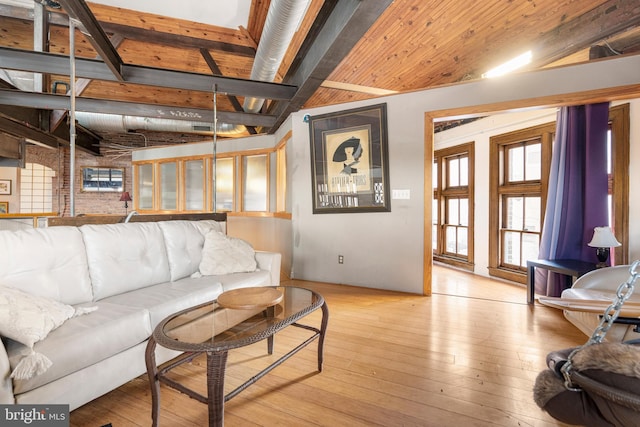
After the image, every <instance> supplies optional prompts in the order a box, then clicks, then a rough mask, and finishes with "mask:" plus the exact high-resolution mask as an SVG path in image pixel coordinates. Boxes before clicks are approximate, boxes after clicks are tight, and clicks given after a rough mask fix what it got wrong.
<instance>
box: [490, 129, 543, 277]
mask: <svg viewBox="0 0 640 427" xmlns="http://www.w3.org/2000/svg"><path fill="white" fill-rule="evenodd" d="M554 133H555V123H550V124H545V125H540V126H535V127H531V128H528V129H523V130H519V131H515V132H510V133H507V134H502V135H497V136H494V137H492V138H491V139H490V144H491V146H490V150H489V151H490V153H489V161H490V168H489V169H490V172H489V181H490V190H489V192H490V201H489V203H490V205H489V206H490V212H489V273H490V274H491V275H494V276H497V277H501V278H504V279H508V280H512V281H516V282H521V283H524V282H525V280H526V266H527V259H537V258H538V248H539V246H540V236H541V234H542V222H543V219H544V209H545V204H546V195H547V186H548V177H549V168H550V164H551V149H552V140H553V136H554Z"/></svg>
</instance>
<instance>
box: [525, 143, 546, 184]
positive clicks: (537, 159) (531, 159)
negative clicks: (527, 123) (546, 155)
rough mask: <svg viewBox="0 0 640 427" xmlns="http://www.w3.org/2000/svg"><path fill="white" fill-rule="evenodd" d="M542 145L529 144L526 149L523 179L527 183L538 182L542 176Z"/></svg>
mask: <svg viewBox="0 0 640 427" xmlns="http://www.w3.org/2000/svg"><path fill="white" fill-rule="evenodd" d="M541 150H542V144H539V143H538V144H530V145H527V147H526V158H527V164H526V167H525V177H524V179H526V180H527V181H530V180H539V179H540V176H541V174H542V157H541Z"/></svg>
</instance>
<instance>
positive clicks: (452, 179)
mask: <svg viewBox="0 0 640 427" xmlns="http://www.w3.org/2000/svg"><path fill="white" fill-rule="evenodd" d="M447 175H448V176H449V187H458V186H460V179H459V178H460V161H459V160H458V159H449V160H448V161H447Z"/></svg>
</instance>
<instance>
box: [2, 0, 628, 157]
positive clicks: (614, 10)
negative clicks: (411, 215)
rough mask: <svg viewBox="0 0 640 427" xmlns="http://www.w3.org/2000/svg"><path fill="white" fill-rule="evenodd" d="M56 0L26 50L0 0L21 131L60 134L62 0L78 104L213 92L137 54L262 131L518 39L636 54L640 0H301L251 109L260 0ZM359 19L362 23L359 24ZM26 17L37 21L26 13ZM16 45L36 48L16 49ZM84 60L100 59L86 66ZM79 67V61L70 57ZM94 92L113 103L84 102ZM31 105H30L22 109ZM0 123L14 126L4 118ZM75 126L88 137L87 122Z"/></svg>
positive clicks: (203, 108)
mask: <svg viewBox="0 0 640 427" xmlns="http://www.w3.org/2000/svg"><path fill="white" fill-rule="evenodd" d="M42 1H43V2H45V3H48V4H53V3H55V2H52V1H51V0H42ZM229 1H231V0H229ZM60 4H61V5H62V8H61V9H54V8H51V7H47V8H46V12H45V18H43V21H44V22H45V24H44V25H45V28H48V31H45V36H43V38H44V42H43V44H44V46H45V48H44V49H43V50H44V51H45V52H46V51H48V52H50V54H47V53H40V52H33V51H34V13H33V9H31V10H30V9H26V8H24V7H20V6H16V5H12V4H11V2H9V1H3V0H0V77H1V78H3V79H4V80H5V81H2V80H0V127H2V123H3V121H7V120H10V121H14V122H15V123H19V124H22V125H24V126H25V127H27V128H29V129H30V130H31V131H32V132H33V131H35V130H37V131H38V132H41V133H42V134H47V135H49V134H52V135H55V136H54V140H56V141H59V140H65V139H66V140H67V141H68V135H65V134H64V132H62V133H60V132H61V131H58V134H55V133H54V132H55V128H57V127H59V124H60V123H61V120H60V113H59V111H58V113H52V112H54V111H56V110H61V109H64V108H61V107H60V105H68V97H67V96H66V95H64V90H62V91H61V90H60V88H61V87H62V88H65V86H64V83H68V82H69V75H68V73H63V72H61V71H59V69H58V68H54V65H56V64H61V65H60V67H61V68H64V67H62V62H56V61H58V60H59V61H68V55H69V27H68V19H67V12H68V13H69V15H71V16H72V17H73V16H75V17H76V19H79V20H80V21H81V24H82V25H84V27H87V28H86V31H85V30H83V31H79V30H78V31H76V33H75V34H76V41H75V56H76V58H77V60H82V61H87V62H86V63H87V64H88V65H87V66H88V67H89V68H91V72H93V73H94V74H96V76H94V77H90V78H87V77H85V78H84V79H81V80H79V84H78V87H79V94H78V96H79V100H83V101H85V102H86V103H85V104H83V105H90V106H91V107H87V110H90V109H91V108H94V109H95V108H96V106H101V105H105V106H104V107H100V108H103V109H101V111H107V110H108V109H109V108H114V109H116V110H117V108H121V109H122V110H123V111H128V112H130V113H132V114H138V115H141V116H144V115H145V112H147V111H149V110H150V109H155V110H158V111H160V110H162V109H165V110H166V111H167V112H169V111H183V112H184V114H187V113H188V114H193V115H194V117H195V116H197V117H205V118H207V117H210V111H211V109H212V103H213V93H212V86H211V85H209V86H208V87H207V89H203V88H200V87H198V88H195V89H192V88H188V87H169V86H171V85H169V84H165V85H157V84H155V85H150V84H147V83H146V82H145V84H143V83H141V82H136V80H135V79H132V78H131V75H133V72H134V71H135V72H136V73H142V74H145V73H147V71H148V68H152V69H158V70H169V71H170V72H171V74H169V77H168V80H167V82H171V81H173V82H175V81H177V83H176V84H175V85H174V86H180V85H182V86H186V84H184V83H186V81H188V80H189V79H188V78H186V77H188V76H190V75H191V76H194V78H193V80H197V78H196V77H198V78H199V77H200V76H205V77H206V78H212V76H223V77H222V78H221V80H219V82H220V86H224V87H232V88H233V90H234V91H236V92H238V93H233V94H229V96H227V95H224V96H218V97H217V98H218V102H217V108H218V111H219V112H220V113H221V114H223V115H224V114H225V113H227V116H225V117H226V118H228V119H229V120H233V121H236V122H239V123H240V122H241V124H246V125H248V127H247V131H246V132H243V133H242V135H246V134H249V133H252V132H254V131H257V132H272V131H273V130H274V129H275V128H276V127H277V126H278V125H279V124H280V123H282V121H283V120H284V119H285V118H286V116H287V115H288V114H290V113H291V112H292V111H296V110H297V109H299V108H302V107H317V106H322V105H333V104H338V103H343V102H348V101H354V100H363V99H370V98H373V97H376V96H379V95H381V94H386V93H396V92H407V91H414V90H419V89H424V88H430V87H434V86H438V85H444V84H452V83H457V82H461V81H466V80H470V79H477V78H481V75H482V73H484V72H486V71H487V70H488V69H490V68H492V67H494V66H496V65H498V64H500V63H502V62H504V61H506V60H508V59H511V58H513V57H514V56H516V55H518V54H521V53H523V52H524V51H526V50H529V49H531V50H532V51H533V55H534V61H533V63H532V64H531V65H530V66H529V69H535V68H540V67H545V66H550V65H557V64H563V63H576V62H581V61H588V60H589V59H590V55H591V56H592V57H606V56H610V55H620V54H636V53H637V52H638V50H639V49H640V41H639V40H640V35H639V34H640V31H638V24H639V23H640V0H581V1H575V0H528V1H519V2H513V1H510V2H505V1H504V0H486V1H483V2H481V3H477V4H476V5H474V6H473V7H471V6H470V3H469V2H468V1H462V0H446V1H441V0H395V1H391V0H386V1H385V0H367V1H362V2H359V1H355V0H350V1H347V0H342V1H337V0H325V1H323V0H311V1H310V6H309V8H308V9H307V12H306V15H305V16H304V19H303V21H302V23H301V25H300V27H299V29H298V31H297V32H296V34H295V35H294V37H293V39H292V41H291V43H290V45H289V47H288V50H287V52H286V55H285V57H284V59H283V61H282V63H281V65H280V68H279V70H278V73H277V76H276V78H275V81H274V83H276V85H275V86H276V88H275V89H274V90H281V88H284V89H286V90H288V89H290V90H289V92H286V93H287V96H283V98H286V99H271V100H268V102H267V104H266V105H267V106H266V107H265V108H263V109H262V111H260V112H259V113H258V114H256V115H257V116H262V117H263V118H262V119H261V118H260V117H255V116H256V115H254V114H246V113H243V112H242V111H241V107H240V104H241V103H242V102H243V96H244V95H250V94H251V92H252V91H254V90H257V89H258V88H259V89H260V90H262V89H265V90H267V89H268V90H271V87H270V86H251V87H250V86H248V85H247V83H251V82H248V81H247V79H249V77H250V74H251V67H252V64H253V59H254V55H255V51H256V48H257V46H258V43H260V39H261V36H262V30H263V27H264V23H265V19H266V15H267V10H268V8H269V5H270V1H269V0H253V1H252V5H251V12H250V17H249V22H248V25H247V28H242V27H240V28H237V29H228V28H222V27H214V26H211V25H205V24H200V23H196V22H188V21H183V20H179V19H175V18H172V17H170V16H160V15H153V14H149V13H142V12H137V11H133V10H128V9H122V8H117V7H110V6H105V5H101V4H96V3H90V2H88V3H85V2H84V1H83V0H61V1H60ZM83 7H84V8H86V9H85V10H86V11H88V14H89V15H90V18H92V19H94V20H95V21H92V22H95V24H96V27H97V29H95V28H94V29H91V28H90V24H89V23H88V21H87V18H83V17H79V16H77V14H78V10H82V9H78V8H83ZM345 15H349V16H346V17H345ZM367 19H369V20H370V23H366V24H363V22H366V20H367ZM35 22H40V21H38V17H36V19H35ZM339 24H340V25H342V26H339ZM363 25H366V26H365V27H363ZM37 27H38V26H37V25H36V26H35V28H37ZM96 31H99V32H103V34H105V40H108V39H107V38H106V37H108V38H109V39H110V42H107V44H109V46H106V47H107V48H109V47H111V45H113V47H114V54H115V57H116V58H118V57H119V58H120V60H121V61H122V65H123V67H124V68H122V70H124V71H123V74H122V75H121V76H118V73H117V72H116V73H113V72H112V73H111V76H110V77H109V78H108V79H106V78H99V77H100V76H101V74H100V73H102V72H103V71H102V68H104V64H103V63H102V61H100V60H96V59H95V58H97V57H98V50H96V48H98V49H99V48H100V40H99V34H98V35H96V34H95V32H96ZM358 32H360V33H358ZM36 33H37V32H36ZM331 43H333V44H331ZM351 46H353V48H351ZM30 53H36V54H37V55H36V56H34V57H30V56H29V55H28V54H30ZM52 54H56V55H55V57H54V56H50V55H52ZM42 55H46V56H42ZM105 55H108V53H105V52H103V57H106V58H107V61H104V62H105V63H107V65H109V64H108V63H109V57H108V56H105ZM314 61H316V63H314ZM94 63H98V64H99V65H102V66H103V67H102V68H100V69H99V67H98V65H95V64H94ZM83 67H84V63H81V64H80V65H79V66H78V68H83ZM116 67H117V60H116ZM126 67H129V68H126ZM2 68H6V69H12V70H23V71H30V72H33V71H40V68H42V70H43V72H44V73H45V79H44V81H45V84H44V86H43V87H44V90H43V92H48V93H52V92H53V87H54V83H55V82H58V84H57V85H56V89H57V90H56V92H57V95H56V96H55V97H53V98H52V97H51V96H50V97H44V98H42V99H38V98H34V97H30V96H28V95H29V94H27V93H24V92H17V91H16V89H15V86H14V85H12V84H11V83H12V82H7V81H6V80H9V79H8V78H7V73H4V72H3V71H2ZM105 69H106V68H105ZM98 71H99V72H98ZM47 72H49V73H51V74H47ZM174 72H175V73H174ZM176 73H178V74H176ZM187 73H192V74H187ZM193 73H195V74H193ZM88 74H90V73H88ZM114 75H115V77H114ZM185 76H186V77H185ZM79 77H82V76H80V75H79ZM145 77H148V78H149V79H151V77H149V76H147V75H146V74H145ZM183 77H184V83H183ZM153 78H154V79H155V78H156V77H153ZM234 79H235V80H234ZM141 81H142V80H141ZM157 81H159V80H153V82H154V83H155V82H157ZM209 81H210V80H204V82H209ZM241 92H244V93H241ZM282 93H285V92H282ZM96 100H100V101H105V102H106V101H107V100H108V101H120V102H124V103H126V104H117V103H116V104H109V105H107V104H104V103H103V104H97V103H96V102H97V101H96ZM65 102H66V103H67V104H64V103H65ZM3 105H4V106H3ZM76 108H84V107H76ZM33 109H35V110H36V111H37V112H38V113H39V114H38V115H39V117H38V119H37V120H36V121H34V119H33V114H32V113H33V111H32V110H33ZM206 112H208V114H209V116H208V115H207V113H206ZM200 113H202V114H200ZM55 114H57V116H56V115H55ZM180 118H181V119H183V118H185V117H180ZM187 118H189V117H187ZM260 120H263V122H261V121H260ZM261 123H268V124H267V125H265V124H261ZM62 127H64V126H62ZM5 132H6V133H10V134H12V135H14V136H20V135H16V132H15V130H12V131H11V132H7V131H6V129H5ZM88 134H89V135H93V137H97V138H99V137H100V135H99V134H96V133H95V132H90V130H89V132H88ZM38 135H39V134H36V135H35V136H38ZM22 136H25V135H22ZM35 136H34V135H32V134H29V136H28V137H30V138H34V137H35ZM89 139H91V138H89ZM89 145H90V144H89ZM89 145H87V147H89Z"/></svg>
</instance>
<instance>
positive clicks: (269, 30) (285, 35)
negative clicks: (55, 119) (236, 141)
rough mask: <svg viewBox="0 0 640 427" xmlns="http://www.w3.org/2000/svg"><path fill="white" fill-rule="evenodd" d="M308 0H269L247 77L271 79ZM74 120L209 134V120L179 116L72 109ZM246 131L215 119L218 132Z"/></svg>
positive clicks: (250, 104) (249, 101)
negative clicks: (123, 113) (151, 115)
mask: <svg viewBox="0 0 640 427" xmlns="http://www.w3.org/2000/svg"><path fill="white" fill-rule="evenodd" d="M309 2H310V0H278V1H272V2H271V5H270V6H269V11H268V12H267V18H266V20H265V24H264V28H263V30H262V36H261V37H260V43H259V44H258V49H257V51H256V57H255V59H254V61H253V67H252V68H251V79H252V80H260V81H265V82H272V81H273V80H274V79H275V77H276V74H277V72H278V68H279V67H280V64H281V63H282V59H283V58H284V55H285V53H286V52H287V48H288V47H289V45H290V44H291V40H292V39H293V35H294V34H295V32H296V31H297V30H298V26H299V25H300V22H301V21H302V18H303V17H304V13H305V11H306V10H307V8H308V6H309ZM264 101H265V100H264V99H263V98H254V97H246V98H245V100H244V104H243V106H242V108H243V109H244V111H245V112H247V113H257V112H259V111H260V110H261V109H262V106H263V105H264ZM75 116H76V119H77V120H78V123H79V124H80V125H82V126H84V127H86V128H88V129H92V130H95V131H106V132H126V131H128V130H148V131H158V132H183V133H200V134H212V133H213V125H212V124H211V123H202V122H189V121H182V120H169V119H156V118H149V117H136V116H123V115H117V114H98V113H85V112H76V114H75ZM245 131H246V128H245V127H244V126H243V125H234V124H228V123H218V126H217V131H216V133H217V134H218V135H220V136H227V137H233V136H239V135H241V134H243V133H244V132H245Z"/></svg>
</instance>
